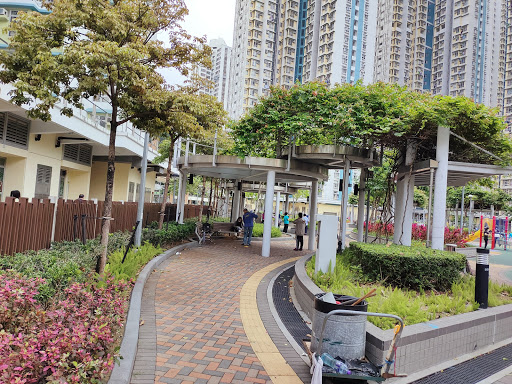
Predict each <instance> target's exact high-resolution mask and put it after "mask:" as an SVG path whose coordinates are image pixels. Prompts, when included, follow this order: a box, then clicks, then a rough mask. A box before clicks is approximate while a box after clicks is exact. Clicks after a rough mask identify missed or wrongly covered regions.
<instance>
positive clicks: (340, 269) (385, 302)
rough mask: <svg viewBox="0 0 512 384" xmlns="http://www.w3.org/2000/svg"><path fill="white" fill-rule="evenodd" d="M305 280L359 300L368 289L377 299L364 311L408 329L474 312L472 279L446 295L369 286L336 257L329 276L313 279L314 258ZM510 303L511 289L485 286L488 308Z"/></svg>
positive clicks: (382, 323) (382, 324)
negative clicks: (398, 321) (396, 318)
mask: <svg viewBox="0 0 512 384" xmlns="http://www.w3.org/2000/svg"><path fill="white" fill-rule="evenodd" d="M306 271H307V273H308V276H309V277H310V278H311V279H312V280H313V281H314V283H315V284H316V285H317V286H318V287H320V288H321V289H322V290H324V291H325V292H329V291H332V292H333V293H335V294H343V295H350V296H356V297H361V296H363V295H364V294H365V293H367V292H368V291H370V290H371V289H372V288H376V289H377V296H374V297H371V298H369V299H367V300H368V311H371V312H380V313H390V314H394V315H397V316H400V317H401V318H402V319H403V320H404V323H405V325H412V324H417V323H422V322H425V321H430V320H434V319H438V318H441V317H446V316H451V315H458V314H461V313H466V312H471V311H474V310H475V309H477V308H478V304H477V303H476V302H475V301H474V295H475V279H474V277H472V276H464V277H462V278H461V279H460V280H459V281H457V282H455V283H453V284H452V286H451V289H450V290H448V291H446V292H437V291H434V290H431V291H423V290H419V291H414V290H411V289H406V288H403V289H401V288H395V287H391V286H386V285H384V283H382V282H369V281H368V280H367V279H365V278H364V277H363V275H362V273H361V269H360V267H358V266H354V265H352V264H351V263H350V262H349V259H348V257H347V255H346V254H344V255H338V256H337V258H336V267H335V269H334V272H332V273H325V274H323V273H319V274H317V275H315V258H314V257H313V258H312V259H311V260H310V261H309V262H308V263H307V264H306ZM511 303H512V286H507V285H500V284H496V283H494V282H489V302H488V304H489V306H490V307H495V306H498V305H504V304H511ZM368 321H370V322H371V323H373V324H375V325H376V326H377V327H380V328H382V329H390V328H393V326H394V325H395V322H394V320H392V319H386V318H378V317H368Z"/></svg>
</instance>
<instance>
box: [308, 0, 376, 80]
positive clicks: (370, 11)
mask: <svg viewBox="0 0 512 384" xmlns="http://www.w3.org/2000/svg"><path fill="white" fill-rule="evenodd" d="M376 20H377V7H376V6H375V4H374V2H373V1H371V0H310V1H309V2H308V8H307V20H306V40H305V49H304V74H303V80H304V82H306V81H315V80H318V81H323V82H325V83H327V84H332V85H334V84H336V83H354V82H356V81H358V80H362V81H363V82H364V83H366V84H367V83H371V82H372V81H373V62H374V53H375V36H376V27H377V23H376Z"/></svg>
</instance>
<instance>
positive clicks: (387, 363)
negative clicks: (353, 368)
mask: <svg viewBox="0 0 512 384" xmlns="http://www.w3.org/2000/svg"><path fill="white" fill-rule="evenodd" d="M333 315H357V316H361V315H365V316H376V317H390V318H392V319H396V320H398V321H399V322H400V325H399V326H398V325H397V326H396V327H395V334H394V336H393V340H392V342H391V345H390V346H389V350H388V353H387V354H386V358H385V360H384V363H383V365H382V368H381V370H380V376H360V375H355V374H351V375H345V374H339V373H328V372H322V377H328V378H333V379H347V380H369V381H377V382H380V381H385V380H386V379H389V378H392V377H404V376H406V375H395V374H392V373H389V369H390V367H391V364H393V362H394V361H393V360H392V359H391V357H392V356H393V350H394V348H395V345H396V344H397V343H398V340H399V339H400V335H401V334H402V330H403V328H404V322H403V320H402V319H401V318H400V317H398V316H395V315H390V314H387V313H374V312H361V311H350V310H346V309H337V310H334V311H331V312H329V313H328V314H327V315H326V316H325V318H324V321H323V324H322V328H321V331H320V338H319V342H318V350H317V351H316V355H317V356H320V355H321V354H322V345H323V341H324V339H323V336H324V331H325V325H326V324H327V320H328V319H329V317H331V316H333ZM304 346H305V347H306V352H307V354H308V356H309V359H310V361H311V364H314V361H313V354H312V352H311V348H310V344H309V342H304ZM340 357H343V356H340Z"/></svg>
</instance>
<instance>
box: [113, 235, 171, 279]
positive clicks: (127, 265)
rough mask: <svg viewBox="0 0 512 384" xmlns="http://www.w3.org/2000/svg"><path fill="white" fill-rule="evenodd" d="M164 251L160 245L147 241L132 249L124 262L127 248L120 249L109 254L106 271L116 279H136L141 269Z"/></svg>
mask: <svg viewBox="0 0 512 384" xmlns="http://www.w3.org/2000/svg"><path fill="white" fill-rule="evenodd" d="M162 251H163V250H162V249H161V248H160V247H155V246H153V245H152V244H151V243H145V244H144V245H142V246H140V247H139V248H138V249H133V248H132V249H130V250H129V251H128V254H127V255H126V260H125V261H124V263H123V262H122V261H123V256H124V252H125V249H120V250H119V251H116V252H114V253H112V254H111V255H109V256H108V263H107V265H106V267H105V271H106V272H108V273H111V274H112V275H113V276H114V277H115V279H116V280H119V279H123V280H130V279H134V278H136V277H137V275H138V274H139V272H140V270H141V269H142V268H144V266H145V265H146V264H147V263H148V262H149V261H150V260H152V259H153V258H154V257H155V256H157V255H159V254H160V253H162Z"/></svg>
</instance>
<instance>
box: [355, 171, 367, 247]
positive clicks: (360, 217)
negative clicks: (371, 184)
mask: <svg viewBox="0 0 512 384" xmlns="http://www.w3.org/2000/svg"><path fill="white" fill-rule="evenodd" d="M365 188H366V169H365V168H361V178H360V179H359V202H358V203H357V241H359V242H362V241H363V238H364V197H365V196H364V193H365Z"/></svg>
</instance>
